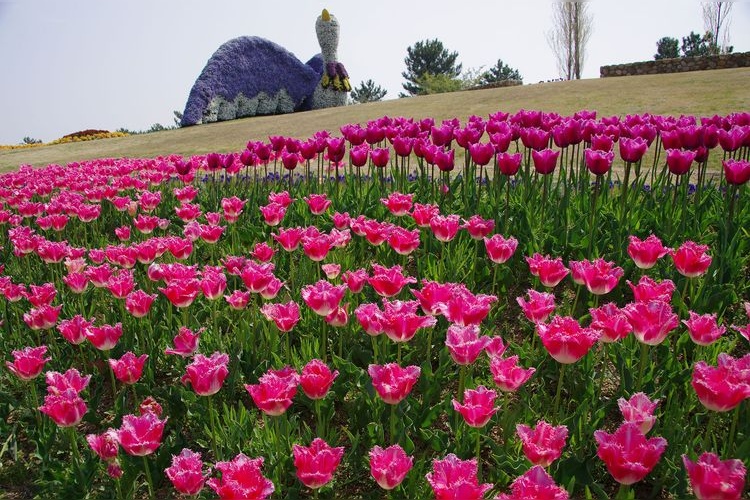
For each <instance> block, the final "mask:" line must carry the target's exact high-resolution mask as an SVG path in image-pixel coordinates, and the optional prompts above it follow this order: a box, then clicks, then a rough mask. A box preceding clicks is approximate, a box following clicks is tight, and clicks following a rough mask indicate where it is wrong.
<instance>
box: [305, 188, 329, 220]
mask: <svg viewBox="0 0 750 500" xmlns="http://www.w3.org/2000/svg"><path fill="white" fill-rule="evenodd" d="M304 200H305V203H307V206H308V207H309V208H310V213H312V214H313V215H321V214H323V213H324V212H325V211H326V210H328V207H330V206H331V203H332V202H331V200H329V199H328V195H326V194H325V193H322V194H314V193H311V194H310V195H309V196H305V198H304Z"/></svg>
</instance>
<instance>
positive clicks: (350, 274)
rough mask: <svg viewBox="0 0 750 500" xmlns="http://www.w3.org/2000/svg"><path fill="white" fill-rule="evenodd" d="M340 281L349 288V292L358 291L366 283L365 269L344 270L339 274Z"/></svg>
mask: <svg viewBox="0 0 750 500" xmlns="http://www.w3.org/2000/svg"><path fill="white" fill-rule="evenodd" d="M341 281H342V282H343V283H344V284H345V285H346V286H347V288H349V291H350V292H352V293H359V292H361V291H362V289H363V288H364V287H365V283H367V271H366V270H365V269H357V270H356V271H346V272H345V273H344V274H342V275H341Z"/></svg>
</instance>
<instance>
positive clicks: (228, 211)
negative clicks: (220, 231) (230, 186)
mask: <svg viewBox="0 0 750 500" xmlns="http://www.w3.org/2000/svg"><path fill="white" fill-rule="evenodd" d="M246 202H247V200H241V199H239V198H237V197H236V196H232V197H231V198H222V200H221V209H222V210H223V211H224V219H225V220H226V221H227V222H229V223H230V224H232V223H235V222H237V221H238V220H239V218H240V215H242V209H243V208H244V207H245V203H246Z"/></svg>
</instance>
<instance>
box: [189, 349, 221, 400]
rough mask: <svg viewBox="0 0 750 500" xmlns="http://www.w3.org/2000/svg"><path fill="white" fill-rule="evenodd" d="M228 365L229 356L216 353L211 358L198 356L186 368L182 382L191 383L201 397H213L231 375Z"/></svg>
mask: <svg viewBox="0 0 750 500" xmlns="http://www.w3.org/2000/svg"><path fill="white" fill-rule="evenodd" d="M228 363H229V355H228V354H223V353H220V352H214V353H213V354H212V355H211V357H210V358H208V357H206V356H204V355H203V354H196V355H195V357H194V358H193V361H192V363H190V364H189V365H188V366H187V367H186V368H185V375H183V376H182V377H181V378H180V381H181V382H182V383H183V384H185V385H187V383H188V382H190V385H192V386H193V390H194V391H195V393H196V394H197V395H199V396H211V395H213V394H216V393H217V392H219V389H221V386H222V384H224V379H226V378H227V375H229V369H228V368H227V364H228Z"/></svg>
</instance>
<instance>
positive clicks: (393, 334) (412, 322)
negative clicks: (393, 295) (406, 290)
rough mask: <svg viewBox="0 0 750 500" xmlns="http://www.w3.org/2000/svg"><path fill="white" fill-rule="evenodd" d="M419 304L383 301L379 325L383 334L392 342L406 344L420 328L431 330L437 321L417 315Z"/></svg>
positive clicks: (413, 301) (415, 302)
mask: <svg viewBox="0 0 750 500" xmlns="http://www.w3.org/2000/svg"><path fill="white" fill-rule="evenodd" d="M418 307H419V303H418V302H417V301H416V300H410V301H401V300H396V301H393V302H391V301H389V300H388V299H383V312H382V314H381V315H380V320H381V321H380V324H381V326H382V329H383V333H385V334H386V336H387V337H388V338H389V339H391V340H392V341H394V342H408V341H409V340H411V339H412V338H413V337H414V335H415V334H416V333H417V330H419V329H421V328H432V327H433V326H435V324H436V323H437V320H436V319H435V318H434V317H432V316H420V315H418V314H417V308H418Z"/></svg>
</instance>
